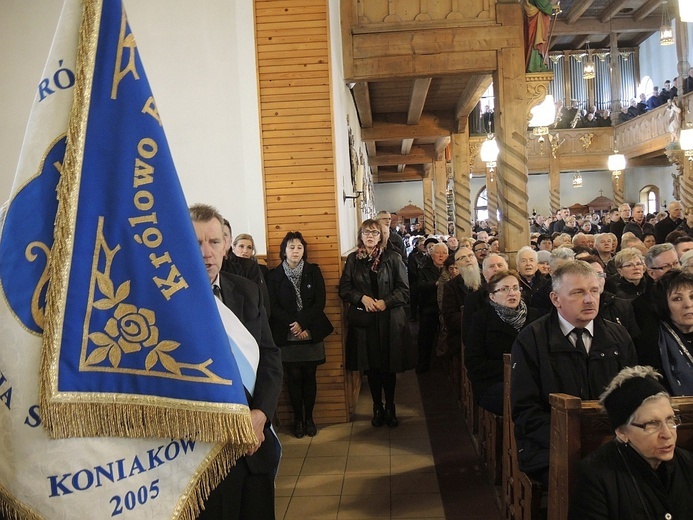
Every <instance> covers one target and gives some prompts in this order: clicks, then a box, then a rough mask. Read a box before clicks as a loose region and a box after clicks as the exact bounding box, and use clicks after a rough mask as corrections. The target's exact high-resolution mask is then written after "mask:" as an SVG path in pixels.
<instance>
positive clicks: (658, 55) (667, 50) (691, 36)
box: [640, 0, 693, 96]
mask: <svg viewBox="0 0 693 520" xmlns="http://www.w3.org/2000/svg"><path fill="white" fill-rule="evenodd" d="M681 1H683V0H681ZM688 1H690V0H688ZM657 12H658V13H660V16H661V10H660V9H658V10H657ZM669 12H671V10H670V11H669ZM685 26H686V27H687V28H688V42H689V44H690V43H693V24H692V23H688V24H685ZM674 38H676V26H675V25H674ZM686 59H687V61H688V62H689V63H691V56H690V50H689V55H688V56H686ZM645 76H650V77H651V78H652V81H653V82H654V84H655V85H656V86H658V87H660V88H661V86H662V85H663V84H664V81H665V80H667V79H668V80H670V81H671V80H673V79H674V78H675V77H676V76H678V58H677V57H676V45H665V46H661V45H660V44H659V31H657V32H656V33H654V34H653V35H652V36H650V37H649V38H648V39H647V40H645V41H644V42H643V43H642V44H641V45H640V77H641V78H644V77H645ZM684 77H685V74H684ZM646 94H647V95H648V96H649V95H650V93H649V92H647V93H646Z"/></svg>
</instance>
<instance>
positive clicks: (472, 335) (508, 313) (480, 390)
mask: <svg viewBox="0 0 693 520" xmlns="http://www.w3.org/2000/svg"><path fill="white" fill-rule="evenodd" d="M487 287H488V294H489V303H488V305H486V306H485V307H483V308H482V309H481V310H479V311H477V313H476V314H475V315H474V321H473V322H472V326H471V329H470V331H469V340H468V341H467V340H465V343H464V345H465V350H464V364H465V366H466V367H467V375H468V377H469V380H470V381H471V382H472V390H473V392H474V400H475V401H476V402H477V403H478V404H479V406H481V407H482V408H484V409H485V410H488V411H490V412H492V413H494V414H496V415H503V354H507V353H510V348H511V347H512V345H513V343H514V341H515V338H516V337H517V334H518V332H520V330H521V329H522V328H523V327H524V326H525V325H527V324H528V323H531V322H532V321H534V320H535V319H537V318H539V317H540V316H541V313H540V312H539V311H538V310H536V309H534V308H533V307H527V305H526V304H525V302H524V301H523V300H522V289H521V287H522V283H521V282H520V275H519V274H517V273H516V272H515V271H507V270H503V271H498V272H497V273H496V274H494V275H493V276H492V277H491V279H490V280H489V281H488V285H487Z"/></svg>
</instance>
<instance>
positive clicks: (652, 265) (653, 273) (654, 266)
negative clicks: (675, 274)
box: [645, 242, 681, 281]
mask: <svg viewBox="0 0 693 520" xmlns="http://www.w3.org/2000/svg"><path fill="white" fill-rule="evenodd" d="M680 266H681V264H680V263H679V255H678V254H676V248H675V247H674V245H673V244H669V243H668V242H665V243H664V244H657V245H654V246H652V247H651V248H650V249H649V250H648V251H647V254H645V268H646V269H647V274H648V275H649V277H650V278H652V280H654V281H657V280H659V279H660V278H661V277H662V276H664V274H665V273H668V272H669V271H671V270H672V269H678V268H679V267H680Z"/></svg>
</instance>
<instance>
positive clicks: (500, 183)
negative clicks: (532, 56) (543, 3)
mask: <svg viewBox="0 0 693 520" xmlns="http://www.w3.org/2000/svg"><path fill="white" fill-rule="evenodd" d="M498 7H499V9H500V7H501V6H500V5H499V6H498ZM503 7H505V8H508V7H510V6H509V5H503ZM518 7H519V6H518ZM493 84H494V92H495V95H496V97H497V105H496V106H497V107H500V114H498V112H497V113H496V117H495V123H496V139H497V140H498V147H499V148H500V154H499V156H498V166H497V170H496V172H495V177H496V184H497V190H498V208H499V210H500V222H499V223H498V229H499V232H500V240H501V247H503V248H504V250H505V251H506V252H507V253H509V254H511V253H513V252H515V251H517V250H518V249H520V248H521V247H522V246H526V245H528V244H529V222H528V220H527V218H528V212H527V198H528V197H527V113H528V110H527V103H526V99H527V86H526V79H525V70H524V51H523V49H521V48H507V49H502V50H500V51H499V52H498V69H497V70H496V72H495V73H494V76H493ZM544 95H546V93H544ZM499 115H500V117H499Z"/></svg>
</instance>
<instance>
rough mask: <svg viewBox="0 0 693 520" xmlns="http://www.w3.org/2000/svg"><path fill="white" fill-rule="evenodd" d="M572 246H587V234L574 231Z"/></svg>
mask: <svg viewBox="0 0 693 520" xmlns="http://www.w3.org/2000/svg"><path fill="white" fill-rule="evenodd" d="M572 242H573V247H589V246H590V245H589V241H588V240H587V235H586V234H585V233H583V232H582V231H580V232H578V233H575V234H574V235H573V240H572Z"/></svg>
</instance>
